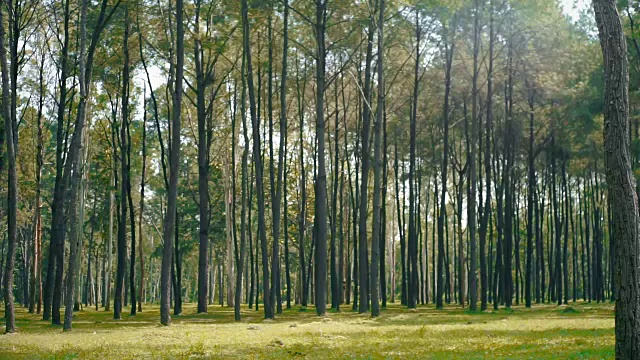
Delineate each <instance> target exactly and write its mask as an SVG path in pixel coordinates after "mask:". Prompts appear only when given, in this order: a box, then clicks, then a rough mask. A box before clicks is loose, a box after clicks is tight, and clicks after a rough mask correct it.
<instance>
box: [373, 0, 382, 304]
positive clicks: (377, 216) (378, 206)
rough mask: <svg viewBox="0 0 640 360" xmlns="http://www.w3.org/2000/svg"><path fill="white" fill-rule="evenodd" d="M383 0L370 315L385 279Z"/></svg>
mask: <svg viewBox="0 0 640 360" xmlns="http://www.w3.org/2000/svg"><path fill="white" fill-rule="evenodd" d="M384 1H385V0H378V21H377V24H376V25H377V32H378V61H377V68H378V69H377V70H378V100H377V109H376V115H375V120H374V123H373V133H374V143H373V152H374V160H373V231H372V234H373V235H372V237H371V270H370V273H371V281H370V285H371V316H372V317H377V316H379V315H380V284H379V282H384V273H383V272H381V268H380V257H384V252H382V253H381V252H380V243H381V242H384V239H381V232H382V226H383V224H382V222H381V215H382V198H381V197H382V194H381V193H382V190H381V182H382V179H381V177H382V153H381V152H382V116H383V113H384V111H383V110H384V101H385V99H384V93H385V88H384V68H383V64H384V58H383V55H384V5H385V3H384Z"/></svg>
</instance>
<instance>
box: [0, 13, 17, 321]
mask: <svg viewBox="0 0 640 360" xmlns="http://www.w3.org/2000/svg"><path fill="white" fill-rule="evenodd" d="M8 12H9V13H10V12H11V7H9V9H8ZM3 15H4V12H3V11H2V10H0V66H1V71H2V117H3V118H4V131H5V143H6V144H7V159H8V162H9V167H8V172H9V174H8V178H9V188H8V195H7V235H8V245H7V253H6V256H7V260H6V262H5V264H4V266H5V269H4V273H3V279H2V288H3V290H4V294H3V295H4V318H5V324H6V327H5V331H6V332H7V333H12V332H15V330H16V324H15V313H14V303H13V276H14V274H13V271H14V266H15V251H16V238H17V230H18V229H17V227H18V226H17V219H16V217H17V202H18V175H17V171H16V150H15V144H16V143H17V140H18V134H17V133H14V127H13V123H12V118H11V115H10V113H11V109H10V107H11V105H10V103H9V96H10V92H11V90H10V84H9V70H8V68H7V50H6V48H5V45H4V44H5V37H6V32H5V27H4V19H3V18H4V16H3ZM9 16H11V15H9Z"/></svg>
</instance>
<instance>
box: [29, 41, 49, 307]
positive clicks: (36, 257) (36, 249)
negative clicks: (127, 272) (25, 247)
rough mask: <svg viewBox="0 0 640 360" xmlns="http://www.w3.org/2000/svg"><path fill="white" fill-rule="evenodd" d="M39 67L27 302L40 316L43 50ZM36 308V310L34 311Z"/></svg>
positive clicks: (44, 54) (44, 55)
mask: <svg viewBox="0 0 640 360" xmlns="http://www.w3.org/2000/svg"><path fill="white" fill-rule="evenodd" d="M41 51H42V54H41V56H42V57H41V58H40V66H39V67H38V84H39V88H38V89H39V91H38V114H37V115H36V116H37V128H38V133H37V135H36V136H37V140H36V142H37V145H36V182H35V188H36V190H35V198H36V199H35V206H34V211H35V214H34V221H33V223H34V224H33V264H32V266H31V284H30V288H31V289H30V292H29V293H30V294H31V299H30V301H29V313H31V314H33V312H34V310H35V311H36V312H37V313H38V314H40V310H41V307H42V211H41V207H42V195H41V181H42V166H43V164H44V153H43V152H44V139H43V134H42V120H43V118H42V117H43V109H44V96H45V83H44V64H45V57H46V52H45V51H44V48H43V49H42V50H41ZM36 308H37V309H36Z"/></svg>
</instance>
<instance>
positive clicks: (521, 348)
mask: <svg viewBox="0 0 640 360" xmlns="http://www.w3.org/2000/svg"><path fill="white" fill-rule="evenodd" d="M566 309H567V308H563V307H557V306H552V305H535V306H534V308H533V309H525V308H524V307H521V306H516V307H514V308H513V310H511V311H505V310H502V309H501V310H498V311H487V312H478V313H470V312H469V311H467V310H464V309H460V308H459V307H456V306H447V307H446V308H445V309H444V310H435V309H434V307H433V306H431V305H426V306H422V307H419V308H418V309H417V311H407V310H406V309H404V308H402V307H401V306H399V305H396V304H391V305H390V306H389V307H388V308H387V309H386V310H384V311H383V312H382V316H381V317H380V318H377V319H371V318H370V317H369V316H367V315H362V314H358V313H355V312H352V311H351V307H350V306H344V307H343V310H342V311H341V312H335V313H334V312H332V313H330V314H328V315H327V316H326V317H325V318H319V317H317V316H315V311H314V309H313V307H309V308H308V309H307V311H300V308H299V307H294V308H292V309H290V310H285V312H284V314H282V315H280V316H277V318H276V320H275V321H270V322H265V321H264V320H263V313H262V311H260V312H256V311H255V310H248V309H246V306H244V307H243V312H242V316H243V319H242V321H241V322H234V321H233V308H228V307H222V308H221V307H220V306H210V307H209V313H208V314H196V313H195V312H196V307H195V305H194V304H186V305H185V307H184V313H183V314H182V315H181V316H173V317H172V325H171V326H169V327H162V326H160V325H159V308H158V306H153V305H147V306H145V307H144V311H143V312H142V313H138V315H136V316H129V315H124V316H123V319H122V320H119V321H116V320H113V319H112V316H113V313H111V312H109V313H107V312H104V311H95V310H93V309H88V308H86V309H84V310H82V311H79V312H77V313H76V314H75V318H74V323H73V330H72V331H71V332H67V333H63V332H62V329H61V327H59V326H53V325H50V323H49V322H45V321H42V320H41V316H39V315H31V314H28V313H27V311H26V309H23V308H21V307H18V308H17V312H18V313H17V326H18V332H17V333H16V334H10V335H0V359H23V358H26V359H117V360H124V359H145V358H150V359H160V358H174V359H208V358H223V359H231V358H234V359H235V358H245V359H286V358H294V359H307V358H308V359H609V358H613V357H614V319H613V307H612V305H610V304H588V303H576V304H572V305H571V309H572V310H570V311H567V310H566ZM0 310H1V311H2V314H4V310H3V309H1V308H0ZM125 310H126V311H124V312H123V313H125V314H127V313H128V312H127V310H128V308H127V309H125ZM2 322H3V323H4V319H2ZM0 330H4V329H3V328H2V329H0Z"/></svg>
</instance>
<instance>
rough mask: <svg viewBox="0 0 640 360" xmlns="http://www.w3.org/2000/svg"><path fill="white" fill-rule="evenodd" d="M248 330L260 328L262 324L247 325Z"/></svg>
mask: <svg viewBox="0 0 640 360" xmlns="http://www.w3.org/2000/svg"><path fill="white" fill-rule="evenodd" d="M247 330H260V326H256V325H249V326H247Z"/></svg>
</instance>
